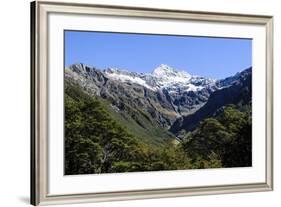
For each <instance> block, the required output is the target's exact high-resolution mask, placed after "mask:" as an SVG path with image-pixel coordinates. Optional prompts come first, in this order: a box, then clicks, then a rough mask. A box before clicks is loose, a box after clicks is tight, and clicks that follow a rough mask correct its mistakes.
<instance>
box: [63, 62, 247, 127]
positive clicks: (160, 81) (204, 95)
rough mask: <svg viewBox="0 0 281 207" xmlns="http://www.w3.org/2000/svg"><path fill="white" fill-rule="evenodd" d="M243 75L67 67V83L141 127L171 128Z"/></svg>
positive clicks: (174, 70) (75, 65)
mask: <svg viewBox="0 0 281 207" xmlns="http://www.w3.org/2000/svg"><path fill="white" fill-rule="evenodd" d="M242 73H243V72H241V74H240V75H239V74H237V75H235V76H233V77H230V78H226V79H223V80H214V79H210V78H205V77H200V76H195V75H191V74H189V73H187V72H185V71H182V70H177V69H174V68H172V67H170V66H168V65H164V64H162V65H160V66H158V67H157V68H155V69H154V70H152V72H151V73H136V72H129V71H126V70H120V69H116V68H108V69H104V70H101V69H97V68H95V67H90V66H87V65H84V64H74V65H71V66H70V67H68V68H65V80H66V82H67V83H75V84H78V85H80V86H81V87H82V88H83V90H85V91H86V92H87V93H89V94H90V95H93V96H98V97H101V98H103V99H105V100H107V101H109V102H110V103H111V105H112V108H113V109H114V110H115V111H118V113H121V114H122V113H123V115H124V116H131V118H132V119H134V120H135V121H136V123H137V124H140V123H141V122H142V121H141V120H139V119H149V120H150V119H151V120H153V122H156V123H157V124H158V125H160V126H161V127H164V128H169V127H170V126H171V125H172V124H173V123H174V122H175V120H177V119H178V118H180V117H183V116H187V115H190V114H193V113H194V112H196V111H197V110H198V109H200V108H201V107H202V106H204V104H206V103H207V101H208V99H209V97H210V95H211V94H212V93H214V92H215V91H218V90H221V89H222V88H227V87H229V86H231V85H233V84H235V83H236V82H237V80H238V79H237V78H238V77H240V76H242ZM136 114H138V115H136ZM137 117H142V118H137Z"/></svg>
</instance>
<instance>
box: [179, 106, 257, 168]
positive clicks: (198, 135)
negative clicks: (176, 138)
mask: <svg viewBox="0 0 281 207" xmlns="http://www.w3.org/2000/svg"><path fill="white" fill-rule="evenodd" d="M251 146H252V123H251V111H249V108H248V109H246V111H245V112H241V111H239V110H238V109H237V108H235V106H233V105H231V106H227V107H225V108H224V109H223V112H222V113H221V114H220V115H218V116H217V117H216V118H207V119H205V120H204V121H202V122H201V123H200V125H199V127H198V128H197V129H196V130H195V131H194V132H192V133H189V134H187V135H186V137H185V138H184V142H183V148H184V149H185V151H186V153H187V154H188V156H190V157H191V158H192V159H193V160H198V158H200V159H203V160H209V161H211V160H216V159H217V160H220V161H221V164H222V166H223V167H243V166H251V164H252V163H251V160H252V150H251Z"/></svg>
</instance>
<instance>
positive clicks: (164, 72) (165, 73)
mask: <svg viewBox="0 0 281 207" xmlns="http://www.w3.org/2000/svg"><path fill="white" fill-rule="evenodd" d="M152 75H154V76H156V77H167V78H173V77H181V78H187V79H189V78H190V77H191V75H190V74H189V73H187V72H185V71H179V70H176V69H174V68H172V67H171V66H169V65H166V64H161V65H159V66H158V67H157V68H155V69H154V70H153V72H152Z"/></svg>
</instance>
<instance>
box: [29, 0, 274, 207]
mask: <svg viewBox="0 0 281 207" xmlns="http://www.w3.org/2000/svg"><path fill="white" fill-rule="evenodd" d="M272 30H273V17H271V16H259V15H246V14H226V13H210V12H202V11H200V12H199V11H198V12H197V11H184V10H162V9H156V8H137V7H136V8H133V7H121V6H108V5H107V6H105V5H90V4H75V3H59V2H45V1H36V2H32V3H31V109H32V113H31V203H32V204H33V205H39V204H59V203H81V202H98V201H113V200H126V199H144V198H160V197H175V196H191V195H205V194H218V193H236V192H253V191H269V190H272V189H273V170H272V169H273V166H272V163H273V134H272V133H273V132H272V127H273V123H272V121H273V119H272V117H273V82H272V81H273V78H272V77H273V68H272V67H273V58H272V57H273V55H272V51H273V37H272V36H273V33H272Z"/></svg>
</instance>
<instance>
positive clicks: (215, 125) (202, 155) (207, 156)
mask: <svg viewBox="0 0 281 207" xmlns="http://www.w3.org/2000/svg"><path fill="white" fill-rule="evenodd" d="M250 108H251V107H243V109H242V108H241V109H239V110H238V109H237V108H235V106H228V107H225V108H223V112H222V113H220V114H219V115H218V116H217V117H213V118H207V119H205V120H204V121H202V122H201V123H200V125H199V127H198V128H197V129H196V130H195V131H193V132H188V133H187V132H185V131H182V135H181V136H182V137H183V141H182V142H180V143H178V144H175V143H173V142H172V141H171V139H168V140H166V143H165V144H161V145H159V146H158V147H155V145H154V144H149V143H147V142H145V141H143V140H142V139H140V138H139V137H138V136H137V134H134V133H131V132H132V130H128V128H127V127H126V125H124V123H123V122H122V121H120V120H121V119H120V118H118V117H117V116H116V115H114V116H112V114H113V113H112V112H110V110H109V107H108V106H107V105H106V103H105V102H103V101H102V100H99V99H98V98H95V97H92V96H90V95H88V94H87V93H85V92H84V90H83V89H82V88H81V87H80V86H78V85H75V84H73V83H71V82H67V83H66V87H65V174H67V175H71V174H92V173H116V172H139V171H157V170H180V169H198V168H219V167H236V166H250V165H251V111H250ZM116 117H117V118H116Z"/></svg>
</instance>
